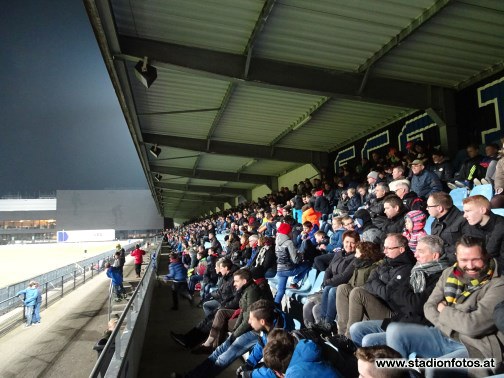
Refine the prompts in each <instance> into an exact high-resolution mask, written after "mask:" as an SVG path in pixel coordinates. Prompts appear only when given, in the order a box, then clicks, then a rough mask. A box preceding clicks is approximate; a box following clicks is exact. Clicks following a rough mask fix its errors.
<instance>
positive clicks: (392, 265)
mask: <svg viewBox="0 0 504 378" xmlns="http://www.w3.org/2000/svg"><path fill="white" fill-rule="evenodd" d="M415 263H416V259H415V257H414V256H413V253H412V252H411V251H410V250H409V249H407V250H406V251H404V252H403V253H401V254H400V255H399V256H397V257H396V258H395V259H389V258H388V257H385V258H384V259H383V264H382V265H380V266H379V267H378V268H376V269H375V270H374V271H373V272H372V273H371V274H370V275H369V279H368V281H367V282H366V284H365V285H364V289H366V290H367V291H368V292H369V293H371V294H373V295H374V296H376V297H378V298H381V299H383V300H384V301H385V302H386V301H387V299H388V298H389V293H390V292H391V291H392V290H395V289H396V288H397V287H398V286H400V285H401V284H402V283H403V282H404V281H408V280H409V276H410V273H411V268H413V265H415Z"/></svg>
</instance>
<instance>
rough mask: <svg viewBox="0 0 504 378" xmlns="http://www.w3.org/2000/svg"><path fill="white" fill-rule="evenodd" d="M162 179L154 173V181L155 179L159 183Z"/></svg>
mask: <svg viewBox="0 0 504 378" xmlns="http://www.w3.org/2000/svg"><path fill="white" fill-rule="evenodd" d="M162 178H163V176H161V175H160V174H159V173H156V174H155V175H154V179H155V180H156V181H161V179H162Z"/></svg>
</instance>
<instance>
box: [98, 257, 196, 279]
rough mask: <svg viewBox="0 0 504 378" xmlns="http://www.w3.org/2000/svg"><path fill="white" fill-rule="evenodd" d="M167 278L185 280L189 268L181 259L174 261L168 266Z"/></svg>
mask: <svg viewBox="0 0 504 378" xmlns="http://www.w3.org/2000/svg"><path fill="white" fill-rule="evenodd" d="M107 276H108V272H107ZM165 278H166V279H168V280H174V281H180V282H185V281H186V279H187V269H186V267H185V266H184V265H183V264H182V262H181V261H174V262H172V263H170V265H169V266H168V274H167V275H166V276H165ZM121 281H122V280H121Z"/></svg>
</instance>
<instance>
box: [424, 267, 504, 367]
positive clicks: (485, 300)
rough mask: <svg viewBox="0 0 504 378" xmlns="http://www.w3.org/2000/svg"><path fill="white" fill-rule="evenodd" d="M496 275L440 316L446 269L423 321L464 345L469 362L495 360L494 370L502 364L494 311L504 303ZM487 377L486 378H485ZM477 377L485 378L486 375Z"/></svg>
mask: <svg viewBox="0 0 504 378" xmlns="http://www.w3.org/2000/svg"><path fill="white" fill-rule="evenodd" d="M498 268H499V267H498V263H497V266H496V269H495V270H496V272H495V273H494V276H493V277H492V279H491V280H490V281H489V282H488V283H487V284H486V285H483V286H481V287H480V288H479V289H478V290H476V291H475V292H473V293H472V294H471V295H469V297H467V298H466V299H465V300H464V301H463V302H462V303H459V304H453V305H452V306H446V307H445V308H444V309H443V311H441V312H439V311H438V310H437V306H438V304H439V302H441V301H444V300H445V293H444V288H445V285H446V280H447V278H448V276H449V275H450V274H451V273H452V272H453V267H450V268H448V269H445V270H444V271H443V274H442V275H441V278H440V279H439V280H438V282H437V284H436V286H435V288H434V290H433V291H432V294H431V295H430V297H429V299H428V300H427V302H426V303H425V305H424V312H425V317H426V318H427V320H428V321H430V322H431V323H432V324H434V326H435V327H436V328H437V329H439V330H440V331H441V332H442V333H443V334H444V335H445V336H448V337H454V338H456V339H457V340H458V341H460V342H461V343H462V344H464V345H465V346H466V348H467V350H468V351H469V357H471V358H491V357H493V358H495V363H496V366H499V364H500V363H501V362H502V354H503V350H502V349H501V347H500V345H504V334H503V333H502V332H500V331H498V330H497V328H496V327H495V323H494V320H493V317H492V315H493V309H494V308H495V306H496V305H497V304H498V303H500V302H502V301H503V300H504V278H503V277H502V276H501V275H500V273H498V271H499V270H500V269H498ZM485 373H486V374H485ZM480 374H484V375H483V376H488V375H489V374H488V372H485V371H483V370H482V371H481V373H480Z"/></svg>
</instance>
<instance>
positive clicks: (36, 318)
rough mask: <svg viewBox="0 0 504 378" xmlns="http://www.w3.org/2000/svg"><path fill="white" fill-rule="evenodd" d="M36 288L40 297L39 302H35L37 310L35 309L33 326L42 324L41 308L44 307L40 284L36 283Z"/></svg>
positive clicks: (38, 297)
mask: <svg viewBox="0 0 504 378" xmlns="http://www.w3.org/2000/svg"><path fill="white" fill-rule="evenodd" d="M35 287H36V288H37V292H38V295H37V301H36V302H35V308H34V309H33V319H32V324H33V325H37V324H40V306H41V305H42V289H41V288H40V284H39V283H38V282H35Z"/></svg>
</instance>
